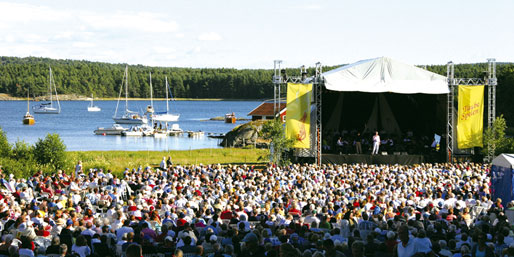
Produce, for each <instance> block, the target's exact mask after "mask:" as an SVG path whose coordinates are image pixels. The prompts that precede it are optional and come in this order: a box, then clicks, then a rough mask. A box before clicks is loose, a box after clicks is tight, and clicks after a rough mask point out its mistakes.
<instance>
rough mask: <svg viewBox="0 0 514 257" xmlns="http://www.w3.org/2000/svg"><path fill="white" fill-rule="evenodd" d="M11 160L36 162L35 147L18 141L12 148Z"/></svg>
mask: <svg viewBox="0 0 514 257" xmlns="http://www.w3.org/2000/svg"><path fill="white" fill-rule="evenodd" d="M11 158H13V159H16V160H26V161H33V160H34V146H32V145H29V144H27V143H26V142H25V141H16V143H14V146H13V148H12V152H11Z"/></svg>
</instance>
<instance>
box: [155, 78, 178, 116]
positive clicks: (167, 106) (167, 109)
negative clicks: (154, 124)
mask: <svg viewBox="0 0 514 257" xmlns="http://www.w3.org/2000/svg"><path fill="white" fill-rule="evenodd" d="M168 91H169V85H168V77H166V112H156V113H155V115H153V116H152V120H153V121H162V122H170V121H178V118H179V117H180V114H172V113H169V109H170V106H169V100H168Z"/></svg>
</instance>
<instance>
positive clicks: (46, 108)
mask: <svg viewBox="0 0 514 257" xmlns="http://www.w3.org/2000/svg"><path fill="white" fill-rule="evenodd" d="M48 68H49V69H50V78H49V80H48V81H49V83H48V95H49V96H50V102H47V103H41V104H39V105H38V106H34V107H33V108H34V113H37V114H59V113H61V103H60V102H59V97H58V96H57V87H56V86H55V82H54V78H53V76H52V68H51V67H48ZM52 89H53V90H54V91H55V100H56V102H57V106H54V101H53V95H52Z"/></svg>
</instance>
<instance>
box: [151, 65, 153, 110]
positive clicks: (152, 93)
mask: <svg viewBox="0 0 514 257" xmlns="http://www.w3.org/2000/svg"><path fill="white" fill-rule="evenodd" d="M150 105H151V106H152V108H153V89H152V72H150Z"/></svg>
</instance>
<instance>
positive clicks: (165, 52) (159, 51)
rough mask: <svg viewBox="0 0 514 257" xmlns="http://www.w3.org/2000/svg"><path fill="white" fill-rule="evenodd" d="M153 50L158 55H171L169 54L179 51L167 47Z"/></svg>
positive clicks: (155, 47)
mask: <svg viewBox="0 0 514 257" xmlns="http://www.w3.org/2000/svg"><path fill="white" fill-rule="evenodd" d="M152 50H153V52H155V53H157V54H169V53H174V52H176V51H177V50H175V49H173V48H169V47H165V46H154V47H153V48H152Z"/></svg>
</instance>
